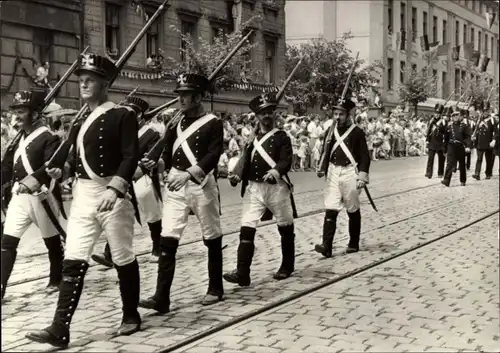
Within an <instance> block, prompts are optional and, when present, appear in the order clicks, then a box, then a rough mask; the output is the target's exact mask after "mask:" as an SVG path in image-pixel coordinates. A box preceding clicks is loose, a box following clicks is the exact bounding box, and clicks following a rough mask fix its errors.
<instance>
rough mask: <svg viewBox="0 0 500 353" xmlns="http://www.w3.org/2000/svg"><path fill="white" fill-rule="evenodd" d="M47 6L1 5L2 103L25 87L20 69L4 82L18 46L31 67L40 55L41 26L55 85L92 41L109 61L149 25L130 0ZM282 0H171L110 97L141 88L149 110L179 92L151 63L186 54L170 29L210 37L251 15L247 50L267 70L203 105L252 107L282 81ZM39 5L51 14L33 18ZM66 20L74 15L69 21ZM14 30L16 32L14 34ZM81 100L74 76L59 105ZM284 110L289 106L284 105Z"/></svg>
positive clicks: (150, 1)
mask: <svg viewBox="0 0 500 353" xmlns="http://www.w3.org/2000/svg"><path fill="white" fill-rule="evenodd" d="M162 2H163V1H161V0H141V4H142V9H144V10H145V12H146V14H147V15H149V16H151V15H152V14H153V13H154V12H155V11H156V9H157V8H158V6H159V5H160V4H161V3H162ZM43 3H44V4H47V3H50V5H45V6H42V1H41V0H40V1H39V0H30V1H26V2H25V3H22V2H17V1H16V2H12V3H5V2H4V4H8V5H2V14H1V20H2V33H1V36H2V103H4V102H10V100H11V99H12V97H11V94H12V92H13V91H15V90H17V89H23V88H27V87H28V84H29V79H28V78H27V77H25V75H24V72H22V70H18V73H17V75H16V77H15V80H14V82H13V83H12V84H11V87H7V86H8V85H9V83H10V80H11V77H12V72H13V67H14V64H15V58H16V50H17V53H18V55H19V53H21V54H20V55H21V58H22V61H23V62H25V64H24V66H28V61H29V60H30V59H31V57H32V56H34V55H35V54H36V53H38V51H37V50H38V49H34V48H35V42H34V41H33V39H34V38H35V36H36V35H37V33H38V32H39V29H46V28H47V27H49V28H47V33H48V34H47V36H48V37H50V41H49V43H50V44H49V45H48V46H47V48H49V49H47V54H45V55H46V56H44V57H40V59H39V60H48V61H49V62H50V63H51V68H50V74H51V79H52V80H51V81H52V82H53V81H54V80H55V79H56V76H57V73H59V74H61V75H62V74H63V73H64V70H65V69H66V68H67V67H68V66H69V65H70V64H71V62H72V60H74V59H75V58H76V57H77V55H78V52H79V51H80V50H82V49H83V48H84V47H85V46H87V45H89V46H90V50H91V51H94V52H97V53H99V54H101V55H108V56H109V57H110V58H111V59H116V58H118V57H119V55H120V54H121V53H122V52H123V51H124V50H125V48H126V47H127V46H128V45H129V44H130V43H131V41H132V40H133V38H134V37H135V36H136V35H137V34H138V33H139V31H140V30H141V29H142V27H143V26H144V24H145V16H144V13H143V12H142V11H137V8H136V7H135V6H132V5H131V1H130V0H82V1H78V0H76V1H68V0H65V1H56V0H46V1H43ZM284 3H285V1H284V0H215V1H214V0H170V1H169V2H168V5H167V9H166V11H165V12H164V13H163V15H162V16H160V18H159V19H158V20H157V21H156V22H155V24H154V25H153V26H152V28H151V29H150V30H149V31H148V33H147V34H146V35H145V37H144V38H143V39H142V40H141V42H140V43H139V45H138V46H137V48H136V50H135V52H134V53H133V54H132V57H131V58H130V60H129V61H128V62H127V64H126V66H125V68H124V69H123V70H122V72H121V74H120V76H119V77H118V79H117V80H116V81H115V83H114V84H113V86H112V87H111V89H110V99H111V100H113V101H115V102H116V101H120V100H121V99H122V98H123V97H124V96H125V95H126V94H128V93H129V92H130V91H131V90H133V89H134V88H135V87H137V86H140V88H139V91H138V93H137V96H138V97H141V98H143V99H145V100H147V101H148V102H149V103H150V105H151V106H152V107H156V106H158V105H160V104H162V103H164V102H165V101H166V100H169V99H171V98H172V97H174V96H175V95H174V94H173V92H172V90H173V88H174V82H171V83H169V82H166V80H165V79H164V78H163V77H162V76H161V71H160V70H158V69H155V68H151V67H148V62H150V61H151V57H152V56H153V57H154V55H153V54H157V53H158V52H159V51H160V49H161V51H163V53H164V54H163V55H164V57H173V58H175V59H178V60H180V59H181V51H180V48H181V46H182V43H181V42H182V41H181V37H180V35H179V34H178V33H177V32H176V31H174V30H172V28H171V26H175V27H176V28H178V29H180V30H181V31H182V32H183V33H190V34H191V35H192V36H193V37H194V38H197V37H202V38H204V39H206V40H210V39H211V37H212V36H213V35H214V33H216V32H217V30H218V29H222V30H224V31H232V30H233V29H234V28H235V26H236V27H237V26H238V25H239V24H240V23H243V22H245V21H246V20H248V19H250V18H251V17H253V16H260V17H261V19H262V21H259V23H258V25H257V28H255V33H254V35H253V37H252V41H253V42H254V43H256V46H255V47H254V48H253V49H252V52H251V53H250V54H249V55H251V59H252V64H251V65H252V69H255V70H259V71H260V72H261V73H262V75H261V76H260V77H259V79H257V80H256V82H253V83H252V84H244V83H243V82H241V83H240V82H237V83H235V84H234V86H233V87H232V88H231V89H230V90H228V91H224V92H221V93H220V94H217V95H215V96H214V97H213V99H212V100H211V101H210V100H207V102H206V105H207V107H210V106H211V105H213V108H214V110H215V111H220V112H224V111H228V112H247V111H248V101H249V100H250V99H251V98H253V96H255V95H257V94H259V92H262V91H264V90H267V91H268V90H271V89H273V88H274V87H275V85H279V84H280V83H281V82H282V80H283V79H284V75H285V68H284V57H285V13H284ZM37 8H45V10H44V11H45V12H46V13H50V14H51V16H52V17H49V16H45V17H44V16H41V19H40V21H32V16H31V15H30V14H31V13H36V12H37V10H36V9H37ZM39 11H42V10H39ZM13 14H16V15H17V17H15V16H13ZM70 16H71V17H70ZM14 18H16V19H15V20H13V19H14ZM69 18H71V19H72V20H71V21H69ZM64 22H71V24H72V27H70V26H69V25H66V27H65V25H64ZM79 23H80V24H81V26H79V25H78V24H79ZM80 29H82V30H83V35H81V34H80ZM16 33H19V35H17V36H16ZM18 37H20V38H18ZM5 40H7V41H6V42H5ZM4 42H5V43H6V44H4ZM16 46H17V47H19V49H16V48H17V47H16ZM36 55H38V54H36ZM148 58H149V60H148ZM29 65H31V64H29ZM4 88H10V89H9V93H7V94H4V93H5V92H4ZM77 97H78V86H77V83H76V77H72V78H71V80H70V82H68V84H66V85H65V88H64V89H63V90H62V91H61V94H60V95H59V97H58V99H57V102H58V103H59V104H61V105H63V106H64V107H67V108H77V107H78V106H79V100H78V98H77ZM282 108H286V105H283V106H282Z"/></svg>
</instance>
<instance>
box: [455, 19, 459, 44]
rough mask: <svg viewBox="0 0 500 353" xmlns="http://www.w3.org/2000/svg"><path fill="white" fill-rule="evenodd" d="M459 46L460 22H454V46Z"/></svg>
mask: <svg viewBox="0 0 500 353" xmlns="http://www.w3.org/2000/svg"><path fill="white" fill-rule="evenodd" d="M459 44H460V22H458V21H455V45H459Z"/></svg>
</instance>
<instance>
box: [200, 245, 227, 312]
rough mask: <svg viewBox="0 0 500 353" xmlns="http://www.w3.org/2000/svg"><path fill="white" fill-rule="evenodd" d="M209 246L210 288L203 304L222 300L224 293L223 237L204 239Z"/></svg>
mask: <svg viewBox="0 0 500 353" xmlns="http://www.w3.org/2000/svg"><path fill="white" fill-rule="evenodd" d="M203 242H204V243H205V246H206V247H207V248H208V290H207V295H205V298H203V301H202V304H203V305H211V304H215V303H217V302H220V301H221V300H222V299H223V295H224V286H223V284H222V237H219V238H216V239H212V240H203Z"/></svg>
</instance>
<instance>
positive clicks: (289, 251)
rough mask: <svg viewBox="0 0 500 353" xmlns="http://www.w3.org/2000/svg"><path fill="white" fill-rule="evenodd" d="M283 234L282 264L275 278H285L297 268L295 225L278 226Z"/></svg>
mask: <svg viewBox="0 0 500 353" xmlns="http://www.w3.org/2000/svg"><path fill="white" fill-rule="evenodd" d="M278 231H279V233H280V235H281V256H282V261H281V266H280V268H279V270H278V272H276V273H275V274H274V276H273V277H274V279H277V280H283V279H286V278H288V277H290V275H291V274H292V272H293V271H294V270H295V232H294V225H293V224H291V225H288V226H284V227H278Z"/></svg>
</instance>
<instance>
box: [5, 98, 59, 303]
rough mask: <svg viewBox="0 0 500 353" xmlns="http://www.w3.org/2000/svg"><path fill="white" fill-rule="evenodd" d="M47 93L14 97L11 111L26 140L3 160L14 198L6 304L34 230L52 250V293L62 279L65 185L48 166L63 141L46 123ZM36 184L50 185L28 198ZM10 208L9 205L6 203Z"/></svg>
mask: <svg viewBox="0 0 500 353" xmlns="http://www.w3.org/2000/svg"><path fill="white" fill-rule="evenodd" d="M44 98H45V93H44V92H39V91H20V92H17V93H15V94H14V103H13V104H12V105H11V108H12V110H13V113H14V114H15V119H16V125H18V126H19V127H20V128H21V129H22V133H21V135H19V136H21V137H20V140H18V141H17V143H16V142H13V145H11V146H10V148H9V149H8V150H7V152H6V154H5V156H4V159H3V160H2V181H3V182H7V183H6V184H5V185H6V187H7V186H8V187H12V184H13V187H12V195H11V199H10V202H9V203H8V207H7V212H6V215H5V228H4V230H3V232H4V234H3V236H2V241H1V246H2V257H1V260H2V261H1V266H2V270H1V271H2V273H1V276H2V299H3V297H4V295H5V290H6V287H7V282H8V280H9V277H10V275H11V272H12V269H13V267H14V263H15V261H16V256H17V247H18V245H19V241H20V240H21V237H22V235H23V234H24V233H25V232H26V230H27V229H28V228H29V226H30V225H31V224H35V225H36V226H37V227H38V228H39V229H40V232H41V234H42V238H43V241H44V243H45V246H46V247H47V249H48V253H49V261H50V275H49V278H50V279H49V284H48V286H47V291H49V292H52V291H54V290H57V288H58V287H59V283H60V282H61V279H62V274H61V273H62V262H63V257H64V249H63V246H62V243H61V236H65V234H64V230H63V229H62V228H61V226H60V224H59V221H58V218H59V214H60V212H61V208H62V199H61V194H60V190H59V189H58V187H59V184H58V183H57V182H56V181H55V180H52V179H51V178H50V177H49V176H48V175H47V173H46V172H45V162H46V161H47V160H48V159H49V158H50V157H51V156H52V154H53V153H54V151H55V150H56V149H57V147H58V146H59V138H58V137H57V136H56V135H54V134H52V133H51V132H50V130H49V129H48V128H47V126H46V125H45V124H43V121H42V119H41V112H40V110H41V109H43V106H44ZM33 184H40V185H44V187H45V188H46V189H45V192H43V193H41V194H39V195H32V194H28V193H26V191H27V188H29V186H31V185H33ZM6 204H7V202H6Z"/></svg>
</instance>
